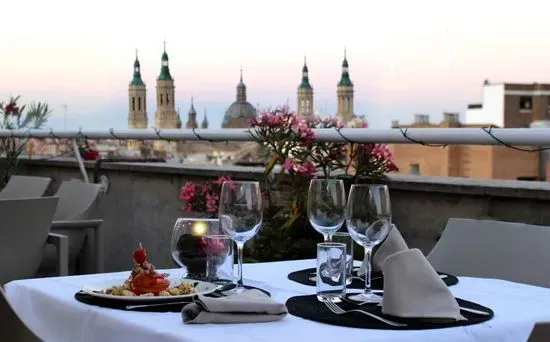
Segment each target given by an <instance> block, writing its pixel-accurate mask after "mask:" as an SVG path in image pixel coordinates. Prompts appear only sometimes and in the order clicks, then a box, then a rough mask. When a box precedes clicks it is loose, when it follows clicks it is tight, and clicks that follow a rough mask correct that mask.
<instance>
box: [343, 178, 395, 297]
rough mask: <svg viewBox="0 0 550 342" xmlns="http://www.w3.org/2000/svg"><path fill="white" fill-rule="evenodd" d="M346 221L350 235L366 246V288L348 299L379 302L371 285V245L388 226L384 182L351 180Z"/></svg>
mask: <svg viewBox="0 0 550 342" xmlns="http://www.w3.org/2000/svg"><path fill="white" fill-rule="evenodd" d="M346 225H347V228H348V232H349V234H350V235H351V237H352V239H353V240H355V242H357V243H358V244H360V245H361V246H363V248H364V249H365V260H366V261H367V268H366V269H365V290H364V291H363V293H361V294H358V295H354V296H350V297H349V299H350V300H355V301H360V302H366V303H380V302H381V301H382V297H380V296H378V295H375V294H374V293H373V292H372V289H371V283H370V280H371V279H370V277H371V254H372V249H373V248H374V247H375V246H376V245H378V244H379V243H380V242H381V241H383V240H384V239H385V238H386V237H387V236H388V233H389V232H390V229H391V206H390V194H389V192H388V187H387V186H386V185H379V184H374V185H366V184H354V185H352V186H351V189H350V192H349V198H348V205H347V217H346Z"/></svg>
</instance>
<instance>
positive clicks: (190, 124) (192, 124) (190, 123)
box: [185, 98, 199, 128]
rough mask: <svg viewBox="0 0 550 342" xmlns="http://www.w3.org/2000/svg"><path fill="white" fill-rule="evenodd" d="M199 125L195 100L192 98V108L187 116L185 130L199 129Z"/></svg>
mask: <svg viewBox="0 0 550 342" xmlns="http://www.w3.org/2000/svg"><path fill="white" fill-rule="evenodd" d="M198 127H199V124H198V123H197V111H196V110H195V105H194V104H193V98H191V108H190V109H189V113H188V114H187V123H186V124H185V128H198Z"/></svg>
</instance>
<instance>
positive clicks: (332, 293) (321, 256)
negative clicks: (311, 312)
mask: <svg viewBox="0 0 550 342" xmlns="http://www.w3.org/2000/svg"><path fill="white" fill-rule="evenodd" d="M316 283H317V298H318V299H319V300H324V299H331V300H332V299H334V298H340V297H343V296H344V295H345V294H346V245H345V244H343V243H336V242H322V243H318V244H317V275H316Z"/></svg>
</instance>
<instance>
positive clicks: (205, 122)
mask: <svg viewBox="0 0 550 342" xmlns="http://www.w3.org/2000/svg"><path fill="white" fill-rule="evenodd" d="M201 128H204V129H206V128H208V118H207V117H206V108H204V118H203V119H202V123H201Z"/></svg>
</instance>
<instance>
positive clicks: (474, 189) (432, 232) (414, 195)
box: [19, 159, 550, 272]
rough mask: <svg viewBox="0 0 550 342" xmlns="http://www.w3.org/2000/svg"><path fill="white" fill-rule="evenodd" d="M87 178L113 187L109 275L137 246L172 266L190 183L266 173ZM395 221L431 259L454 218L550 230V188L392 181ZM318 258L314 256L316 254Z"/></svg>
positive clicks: (220, 170) (230, 170)
mask: <svg viewBox="0 0 550 342" xmlns="http://www.w3.org/2000/svg"><path fill="white" fill-rule="evenodd" d="M86 170H87V172H88V176H89V178H90V180H93V179H94V176H96V177H98V176H101V175H105V176H106V177H107V179H108V180H109V187H108V191H107V193H106V194H104V195H103V196H102V197H101V199H100V201H99V204H98V207H97V210H98V211H99V213H98V216H99V217H101V218H103V219H104V224H103V230H104V251H105V271H106V272H110V271H122V270H127V268H128V263H129V260H128V258H127V257H125V256H128V255H131V252H132V251H133V249H134V248H135V245H136V244H137V243H138V242H140V241H141V242H143V244H144V245H146V246H148V250H149V251H150V256H151V261H152V262H153V263H154V264H156V265H157V266H158V267H159V268H168V267H173V261H172V259H171V256H170V254H169V253H168V252H167V250H166V248H167V247H166V246H169V244H170V236H171V230H172V226H173V224H174V222H175V220H176V218H177V217H178V216H182V213H181V212H180V211H179V207H180V206H181V202H180V201H179V200H178V194H179V189H180V188H181V186H182V185H183V184H184V183H185V182H186V181H200V180H205V179H213V178H216V177H218V176H221V175H226V176H231V177H232V178H234V179H240V180H245V179H262V177H263V171H264V169H263V168H259V167H242V166H196V165H193V166H187V165H170V164H162V163H149V164H147V163H102V164H101V166H100V168H98V169H95V163H93V162H86ZM19 174H24V175H32V176H47V177H51V178H52V179H53V182H52V186H51V189H50V191H49V192H50V193H53V192H54V191H55V190H56V188H57V186H58V185H59V184H60V182H61V181H63V180H70V179H82V175H81V173H80V169H79V166H78V163H77V161H76V160H72V159H62V160H39V159H34V160H28V159H24V160H22V161H21V164H20V169H19ZM384 182H386V183H387V184H388V185H389V187H390V191H391V199H392V211H393V221H394V222H395V224H396V225H398V227H399V229H400V231H401V232H402V234H403V236H404V238H405V239H406V240H407V242H408V244H409V246H410V247H417V248H420V249H421V250H422V251H423V252H425V253H427V252H429V251H430V250H431V248H432V247H433V246H434V244H435V243H436V241H437V239H438V238H439V236H440V234H441V232H442V230H443V228H444V226H445V224H446V222H447V219H448V218H450V217H462V218H479V219H488V218H490V219H495V220H502V221H511V222H524V223H531V224H539V225H550V212H549V211H548V210H547V208H548V206H549V205H550V183H546V182H530V181H515V180H475V179H466V178H453V177H426V176H413V175H389V177H388V179H387V180H385V181H384ZM311 257H312V258H314V255H312V256H311Z"/></svg>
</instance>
